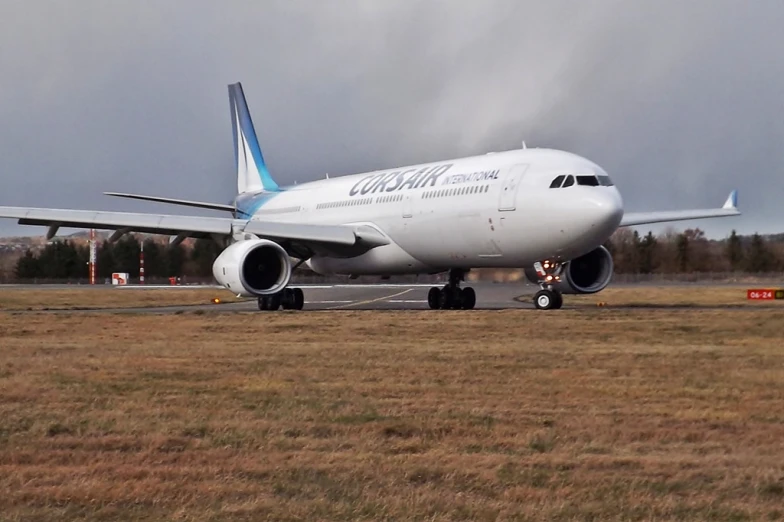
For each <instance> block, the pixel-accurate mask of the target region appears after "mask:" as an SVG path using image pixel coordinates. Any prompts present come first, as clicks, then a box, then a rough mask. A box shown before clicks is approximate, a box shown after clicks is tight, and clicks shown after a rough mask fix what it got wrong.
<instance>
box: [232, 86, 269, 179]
mask: <svg viewBox="0 0 784 522" xmlns="http://www.w3.org/2000/svg"><path fill="white" fill-rule="evenodd" d="M229 105H230V108H231V130H232V132H233V134H234V160H235V164H236V166H237V193H238V194H244V193H246V192H261V191H262V190H264V191H268V192H277V191H279V190H280V187H279V186H278V184H277V183H275V180H274V179H272V176H271V175H270V173H269V169H267V164H266V163H264V156H263V155H262V154H261V147H260V146H259V140H258V138H257V137H256V130H255V128H254V127H253V119H252V118H251V117H250V111H249V110H248V103H247V102H246V101H245V93H244V92H243V90H242V84H240V83H233V84H231V85H229Z"/></svg>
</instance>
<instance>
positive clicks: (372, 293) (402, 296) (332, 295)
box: [92, 283, 535, 313]
mask: <svg viewBox="0 0 784 522" xmlns="http://www.w3.org/2000/svg"><path fill="white" fill-rule="evenodd" d="M297 286H298V288H302V290H303V292H304V293H305V306H304V308H303V310H429V307H428V305H427V292H428V291H429V290H430V288H431V287H432V286H433V285H431V284H426V285H425V284H420V285H412V284H377V285H358V284H350V285H297ZM469 286H471V287H473V288H474V290H475V291H476V308H477V309H485V310H506V309H512V308H530V309H533V308H534V306H533V303H532V302H531V301H530V300H525V301H522V300H521V301H517V300H515V298H517V297H518V296H520V295H521V294H522V293H527V292H530V293H531V294H533V292H534V291H535V290H534V287H532V286H526V285H523V284H506V283H499V284H494V283H478V284H472V285H469ZM223 295H226V294H225V290H221V289H216V294H215V296H216V297H221V296H223ZM195 310H210V311H221V312H250V311H254V310H255V311H258V305H257V302H256V300H255V299H248V300H246V301H241V302H236V303H221V304H218V305H214V304H204V305H195V306H164V307H156V308H122V309H106V310H104V311H109V312H117V313H177V312H185V311H195ZM92 311H95V310H92Z"/></svg>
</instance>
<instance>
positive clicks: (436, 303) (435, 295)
mask: <svg viewBox="0 0 784 522" xmlns="http://www.w3.org/2000/svg"><path fill="white" fill-rule="evenodd" d="M427 306H429V307H430V309H431V310H438V309H439V308H441V289H440V288H438V287H437V286H434V287H432V288H431V289H430V291H429V292H428V293H427Z"/></svg>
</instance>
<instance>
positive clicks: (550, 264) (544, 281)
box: [534, 261, 563, 310]
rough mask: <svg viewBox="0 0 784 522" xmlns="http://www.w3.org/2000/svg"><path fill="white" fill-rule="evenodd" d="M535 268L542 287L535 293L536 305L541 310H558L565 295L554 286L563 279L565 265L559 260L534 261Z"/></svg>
mask: <svg viewBox="0 0 784 522" xmlns="http://www.w3.org/2000/svg"><path fill="white" fill-rule="evenodd" d="M534 270H536V275H537V276H538V277H539V286H540V287H541V288H542V289H541V290H539V291H538V292H536V294H534V306H535V307H536V308H537V309H539V310H557V309H559V308H561V307H562V306H563V295H562V294H561V292H559V291H558V290H556V289H555V287H554V286H553V285H554V284H555V283H557V282H559V281H560V280H561V272H562V271H563V265H562V264H561V263H559V262H557V261H542V262H536V263H534Z"/></svg>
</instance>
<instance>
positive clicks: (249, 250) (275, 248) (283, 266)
mask: <svg viewBox="0 0 784 522" xmlns="http://www.w3.org/2000/svg"><path fill="white" fill-rule="evenodd" d="M212 274H213V275H214V276H215V280H216V281H217V282H218V284H220V285H222V286H224V287H226V288H227V289H229V290H231V291H232V292H234V293H235V294H238V295H243V296H246V297H250V296H260V295H269V294H274V293H276V292H279V291H281V290H283V288H285V287H286V285H287V284H288V283H289V279H291V259H290V258H289V256H288V254H287V253H286V251H285V250H284V249H283V247H281V246H280V245H279V244H277V243H275V242H274V241H268V240H266V239H248V240H245V241H240V242H237V243H234V244H232V245H230V246H229V247H228V248H226V250H224V251H223V252H221V255H219V256H218V258H217V259H216V260H215V263H214V264H213V265H212Z"/></svg>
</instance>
